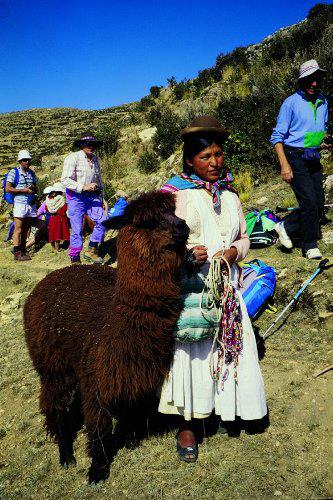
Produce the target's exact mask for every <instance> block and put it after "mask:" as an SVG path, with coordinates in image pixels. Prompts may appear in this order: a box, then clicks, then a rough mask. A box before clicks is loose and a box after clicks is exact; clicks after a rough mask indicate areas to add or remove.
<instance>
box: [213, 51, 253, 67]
mask: <svg viewBox="0 0 333 500" xmlns="http://www.w3.org/2000/svg"><path fill="white" fill-rule="evenodd" d="M248 63H249V59H248V55H247V52H246V47H236V48H235V49H234V50H233V51H232V52H229V53H227V54H223V53H222V54H219V55H218V56H217V58H216V63H215V66H214V67H215V69H216V70H217V71H219V72H220V73H221V71H223V69H224V68H225V67H226V66H243V67H244V68H245V67H247V66H248Z"/></svg>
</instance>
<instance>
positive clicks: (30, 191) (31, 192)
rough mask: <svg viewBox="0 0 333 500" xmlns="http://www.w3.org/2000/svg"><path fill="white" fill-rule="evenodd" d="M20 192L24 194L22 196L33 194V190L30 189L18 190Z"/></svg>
mask: <svg viewBox="0 0 333 500" xmlns="http://www.w3.org/2000/svg"><path fill="white" fill-rule="evenodd" d="M20 192H21V193H24V194H33V190H32V189H31V188H28V187H26V188H23V189H20Z"/></svg>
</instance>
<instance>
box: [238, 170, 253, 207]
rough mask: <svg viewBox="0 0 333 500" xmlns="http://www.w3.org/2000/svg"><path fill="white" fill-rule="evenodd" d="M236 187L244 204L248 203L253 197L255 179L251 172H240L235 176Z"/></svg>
mask: <svg viewBox="0 0 333 500" xmlns="http://www.w3.org/2000/svg"><path fill="white" fill-rule="evenodd" d="M235 187H236V189H237V191H238V195H239V199H240V201H241V202H242V203H247V202H248V201H249V200H250V199H251V197H252V196H253V179H252V175H251V173H250V172H239V173H238V174H237V175H236V176H235Z"/></svg>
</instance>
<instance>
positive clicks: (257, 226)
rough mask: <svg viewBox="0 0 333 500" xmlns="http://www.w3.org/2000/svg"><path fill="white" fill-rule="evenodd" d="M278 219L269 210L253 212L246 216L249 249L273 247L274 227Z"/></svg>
mask: <svg viewBox="0 0 333 500" xmlns="http://www.w3.org/2000/svg"><path fill="white" fill-rule="evenodd" d="M279 220H280V219H279V218H278V217H277V216H276V215H275V213H274V212H272V211H271V210H261V211H260V212H259V211H258V210H253V212H250V213H248V214H246V216H245V221H246V232H247V235H248V237H249V239H250V246H251V248H262V247H268V246H271V245H273V244H274V243H275V242H276V240H277V235H276V232H275V230H274V225H275V224H276V222H279Z"/></svg>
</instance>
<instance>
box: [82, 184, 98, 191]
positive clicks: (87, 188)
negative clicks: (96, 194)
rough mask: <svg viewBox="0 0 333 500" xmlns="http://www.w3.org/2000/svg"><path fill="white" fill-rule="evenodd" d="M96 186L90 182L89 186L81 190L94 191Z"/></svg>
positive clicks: (86, 185)
mask: <svg viewBox="0 0 333 500" xmlns="http://www.w3.org/2000/svg"><path fill="white" fill-rule="evenodd" d="M96 189H97V184H96V182H90V183H89V184H85V185H84V186H83V188H82V191H96Z"/></svg>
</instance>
